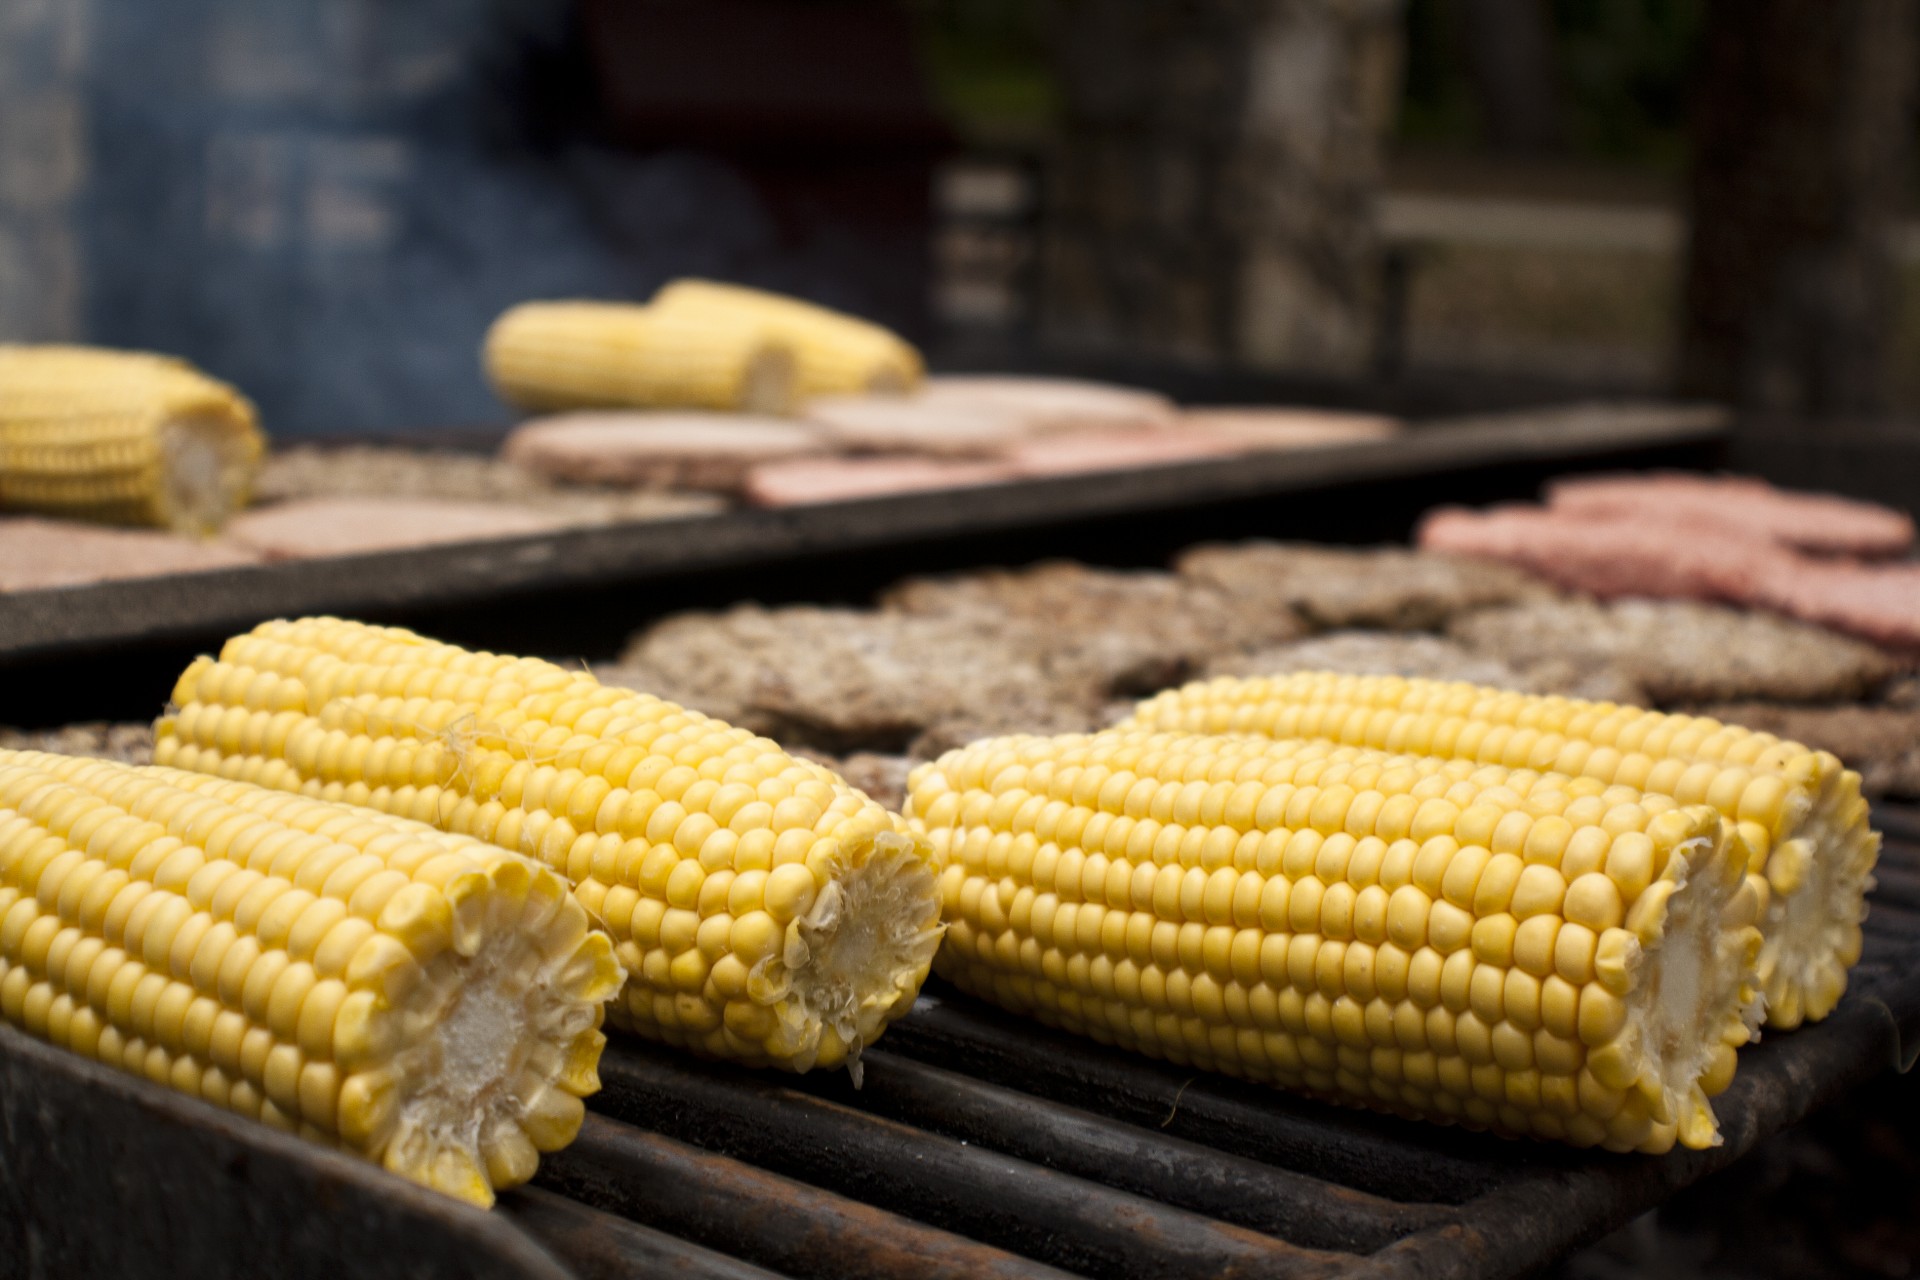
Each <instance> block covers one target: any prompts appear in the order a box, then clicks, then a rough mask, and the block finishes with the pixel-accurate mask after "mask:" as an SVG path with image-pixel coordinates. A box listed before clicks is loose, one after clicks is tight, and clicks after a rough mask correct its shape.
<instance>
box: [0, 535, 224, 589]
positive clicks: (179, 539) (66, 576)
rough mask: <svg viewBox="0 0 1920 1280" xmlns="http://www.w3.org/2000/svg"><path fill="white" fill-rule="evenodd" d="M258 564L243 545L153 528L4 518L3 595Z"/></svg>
mask: <svg viewBox="0 0 1920 1280" xmlns="http://www.w3.org/2000/svg"><path fill="white" fill-rule="evenodd" d="M259 562H260V557H259V555H258V554H257V553H255V552H253V551H250V550H248V549H247V548H245V547H238V546H234V545H233V544H232V543H229V542H199V541H196V540H195V539H193V538H189V537H185V536H183V535H181V534H176V533H161V532H159V531H158V530H154V529H114V528H107V527H103V526H100V525H90V524H80V523H78V522H72V521H65V520H42V519H39V518H38V517H34V516H20V517H13V518H7V519H0V591H38V590H43V589H45V588H49V587H82V586H87V585H90V584H92V583H95V582H109V581H112V580H114V579H117V578H157V577H163V576H165V575H168V574H175V573H200V572H204V571H206V570H208V569H232V568H236V567H239V566H242V565H250V564H258V563H259Z"/></svg>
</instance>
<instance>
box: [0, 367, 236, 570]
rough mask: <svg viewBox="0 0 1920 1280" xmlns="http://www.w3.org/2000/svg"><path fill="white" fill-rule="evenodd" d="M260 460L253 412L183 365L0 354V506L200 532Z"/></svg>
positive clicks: (227, 510) (213, 526)
mask: <svg viewBox="0 0 1920 1280" xmlns="http://www.w3.org/2000/svg"><path fill="white" fill-rule="evenodd" d="M264 451H265V443H264V440H263V438H262V436H261V434H260V429H259V425H258V423H257V422H256V420H255V417H254V411H253V406H252V405H251V404H249V403H248V402H247V400H246V399H245V398H244V397H243V396H241V395H240V393H239V392H237V391H235V390H234V389H233V388H232V387H230V386H228V385H227V384H226V383H224V382H219V381H216V380H215V379H213V378H209V377H207V376H206V375H205V374H203V373H200V372H199V371H198V370H196V369H194V368H193V367H192V366H190V365H188V364H186V363H185V362H183V361H180V360H174V359H171V358H168V357H166V356H157V355H148V354H146V353H144V352H137V351H107V350H102V349H99V348H94V347H59V346H5V345H0V507H16V508H21V509H24V510H33V511H45V512H49V513H52V514H55V515H65V516H73V517H76V518H79V519H85V520H98V521H103V522H106V523H110V524H148V525H158V526H160V527H162V528H170V529H177V530H179V531H181V532H183V533H192V534H207V533H211V532H213V531H215V530H217V529H218V528H219V527H220V526H221V525H222V524H224V523H226V520H227V517H228V516H230V515H232V514H233V513H234V512H235V511H237V510H239V509H240V508H241V507H243V506H245V505H246V502H247V498H248V496H249V493H250V491H251V489H252V486H253V480H254V476H255V474H256V472H257V471H258V470H259V465H260V458H261V455H262V453H263V452H264Z"/></svg>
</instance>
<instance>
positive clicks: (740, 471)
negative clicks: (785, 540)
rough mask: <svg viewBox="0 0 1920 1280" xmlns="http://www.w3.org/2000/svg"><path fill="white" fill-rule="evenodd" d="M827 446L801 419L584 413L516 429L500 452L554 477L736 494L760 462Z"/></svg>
mask: <svg viewBox="0 0 1920 1280" xmlns="http://www.w3.org/2000/svg"><path fill="white" fill-rule="evenodd" d="M823 451H824V447H823V445H822V444H821V441H820V438H819V435H818V434H817V433H816V432H815V431H814V430H813V429H812V428H810V427H808V426H807V425H806V424H804V423H799V422H793V421H790V420H788V419H785V418H761V417H753V416H751V415H749V414H739V413H701V412H695V411H692V410H688V411H674V412H641V411H619V412H612V411H607V412H600V411H594V412H581V413H563V414H558V415H555V416H553V417H550V418H535V419H533V420H531V421H529V422H524V423H522V424H521V425H520V426H518V427H516V428H515V429H514V431H513V434H512V435H510V436H508V437H507V439H506V442H505V443H504V444H503V445H501V447H500V456H501V457H502V458H504V459H506V460H507V461H508V462H511V463H513V464H514V465H516V466H519V467H524V468H525V469H526V470H528V471H531V472H533V473H534V474H536V475H541V476H545V477H546V478H548V479H549V480H558V481H561V482H564V483H569V484H597V485H608V486H615V487H621V488H634V489H704V490H710V491H713V492H716V493H732V492H735V491H737V490H738V489H739V487H740V485H741V484H742V483H743V482H744V481H745V479H746V476H747V472H748V471H749V470H750V469H751V468H752V467H753V466H754V465H755V464H757V463H762V462H776V461H779V460H782V459H785V458H798V457H804V456H806V455H808V454H819V453H821V452H823Z"/></svg>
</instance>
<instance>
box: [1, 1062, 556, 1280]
mask: <svg viewBox="0 0 1920 1280" xmlns="http://www.w3.org/2000/svg"><path fill="white" fill-rule="evenodd" d="M343 1275H347V1276H352V1277H354V1280H387V1278H389V1277H391V1280H417V1277H420V1276H425V1275H455V1276H461V1277H473V1278H474V1280H572V1273H570V1272H569V1271H567V1269H566V1268H564V1267H562V1266H561V1265H560V1264H559V1263H558V1262H556V1261H555V1260H554V1259H553V1258H552V1257H551V1256H550V1255H549V1254H547V1252H546V1251H545V1250H543V1249H541V1248H540V1247H539V1246H538V1245H536V1244H535V1243H534V1242H533V1241H532V1240H530V1239H528V1238H527V1236H526V1235H524V1234H523V1233H522V1232H521V1231H519V1230H518V1229H517V1228H516V1227H514V1225H513V1224H512V1223H510V1222H508V1221H507V1220H506V1219H504V1218H500V1217H495V1216H494V1215H491V1214H487V1213H483V1212H481V1211H480V1210H478V1209H475V1208H472V1207H471V1206H469V1205H464V1204H461V1203H459V1202H458V1201H456V1200H452V1199H449V1198H448V1197H446V1196H443V1195H440V1194H438V1193H437V1192H434V1191H429V1190H428V1189H427V1188H425V1187H421V1186H417V1185H415V1184H414V1183H411V1182H407V1181H405V1180H403V1179H400V1178H396V1177H394V1176H393V1175H391V1174H389V1173H386V1172H385V1171H383V1170H381V1169H379V1168H377V1167H376V1166H374V1165H372V1164H370V1163H368V1162H367V1161H364V1160H359V1159H356V1158H354V1157H352V1156H349V1155H345V1154H343V1153H341V1152H338V1151H329V1150H326V1149H325V1148H322V1147H319V1146H316V1145H314V1144H313V1143H310V1142H303V1141H301V1140H300V1139H298V1138H294V1137H291V1136H289V1135H287V1134H283V1133H279V1132H277V1131H275V1130H273V1129H270V1128H268V1127H267V1126H265V1125H263V1124H259V1123H258V1122H255V1121H249V1120H243V1119H242V1118H240V1117H239V1116H235V1115H229V1114H228V1113H226V1112H224V1111H220V1110H217V1109H215V1108H214V1107H212V1106H210V1105H208V1104H207V1103H205V1102H202V1101H201V1100H200V1099H198V1098H190V1097H187V1096H186V1095H184V1094H180V1093H176V1092H174V1091H172V1090H170V1089H163V1088H161V1087H160V1086H159V1085H156V1084H153V1083H151V1082H150V1081H147V1080H144V1079H141V1078H139V1077H136V1076H133V1075H130V1074H128V1073H126V1072H121V1071H114V1070H112V1069H110V1068H108V1067H104V1066H102V1065H100V1064H99V1063H97V1062H92V1061H90V1060H88V1059H86V1058H82V1057H80V1056H79V1055H78V1054H72V1053H66V1052H63V1051H62V1050H59V1049H55V1048H52V1047H51V1046H48V1045H44V1044H41V1043H40V1042H38V1041H36V1040H32V1039H29V1038H28V1037H27V1036H25V1035H23V1034H21V1033H20V1032H18V1031H15V1030H14V1029H13V1028H11V1027H9V1026H6V1025H4V1024H0V1276H8V1277H12V1276H26V1277H68V1276H113V1277H116V1278H117V1280H149V1278H151V1280H174V1278H175V1277H178V1276H193V1277H195V1280H227V1278H228V1277H231V1280H258V1277H261V1276H272V1277H274V1280H339V1278H340V1277H341V1276H343Z"/></svg>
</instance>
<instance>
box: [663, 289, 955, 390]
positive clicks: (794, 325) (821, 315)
mask: <svg viewBox="0 0 1920 1280" xmlns="http://www.w3.org/2000/svg"><path fill="white" fill-rule="evenodd" d="M653 305H654V307H655V308H656V309H657V310H659V311H661V312H664V313H666V314H668V315H676V316H699V317H704V318H707V319H709V320H712V321H714V322H715V323H729V324H739V325H755V326H764V328H765V330H766V332H768V333H769V334H771V335H772V336H773V337H775V338H776V339H778V340H779V341H781V342H784V343H786V344H788V345H789V346H791V347H792V348H793V353H794V358H795V360H796V362H797V369H796V375H797V376H796V381H797V386H796V392H797V394H798V395H799V396H800V398H802V399H811V398H813V397H814V396H832V395H866V394H870V393H879V394H898V393H900V392H904V391H911V390H912V389H913V388H915V387H917V386H918V385H920V379H921V378H922V377H924V376H925V373H926V366H925V364H924V363H923V362H922V360H921V358H920V353H919V352H918V351H916V350H915V349H914V348H913V346H912V344H910V343H908V342H907V341H906V340H905V339H904V338H901V337H900V336H899V335H898V334H896V333H894V332H893V331H892V330H890V329H887V328H884V327H882V326H880V325H877V324H874V323H872V322H871V321H867V320H861V319H858V318H857V317H854V316H850V315H846V314H845V313H843V312H839V311H833V310H829V309H828V308H826V307H822V306H816V305H815V304H813V303H811V302H802V301H800V300H799V299H798V298H788V297H784V296H782V295H780V294H777V293H767V292H765V291H763V290H760V289H749V288H747V287H745V286H744V285H737V284H719V283H716V282H714V281H712V280H676V281H674V282H673V283H671V284H669V285H667V286H666V287H665V288H663V289H661V290H660V292H659V293H657V294H655V295H654V298H653Z"/></svg>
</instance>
